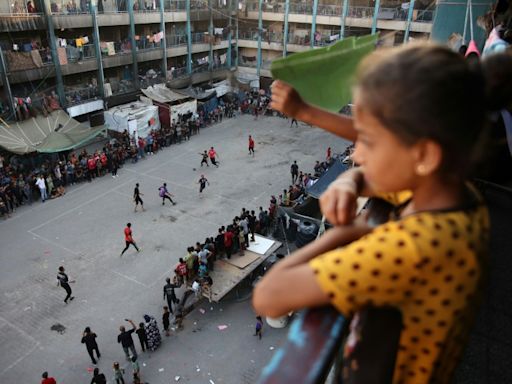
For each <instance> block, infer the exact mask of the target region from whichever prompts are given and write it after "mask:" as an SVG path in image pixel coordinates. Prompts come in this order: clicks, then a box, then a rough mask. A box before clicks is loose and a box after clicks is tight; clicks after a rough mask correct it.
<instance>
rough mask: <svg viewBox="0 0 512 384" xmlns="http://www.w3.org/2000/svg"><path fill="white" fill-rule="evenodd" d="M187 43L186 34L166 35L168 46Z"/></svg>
mask: <svg viewBox="0 0 512 384" xmlns="http://www.w3.org/2000/svg"><path fill="white" fill-rule="evenodd" d="M184 45H187V35H185V34H184V35H170V36H167V46H168V47H180V46H184Z"/></svg>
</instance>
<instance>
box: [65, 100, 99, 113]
mask: <svg viewBox="0 0 512 384" xmlns="http://www.w3.org/2000/svg"><path fill="white" fill-rule="evenodd" d="M101 109H103V100H94V101H90V102H88V103H83V104H78V105H73V106H72V107H69V108H68V109H67V112H68V115H69V116H71V117H75V116H82V115H85V114H86V113H90V112H94V111H99V110H101Z"/></svg>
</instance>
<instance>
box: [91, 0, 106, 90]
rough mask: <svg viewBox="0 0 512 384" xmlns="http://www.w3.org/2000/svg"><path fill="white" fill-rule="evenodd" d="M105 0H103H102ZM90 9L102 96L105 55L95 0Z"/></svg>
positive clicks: (99, 88) (99, 86)
mask: <svg viewBox="0 0 512 384" xmlns="http://www.w3.org/2000/svg"><path fill="white" fill-rule="evenodd" d="M100 1H103V0H100ZM90 11H91V17H92V31H93V35H94V51H95V52H96V64H97V65H98V90H99V92H100V96H101V98H104V97H105V87H104V84H105V75H104V74H103V57H102V56H101V48H100V30H99V28H98V19H97V9H96V7H95V5H94V2H92V1H91V3H90Z"/></svg>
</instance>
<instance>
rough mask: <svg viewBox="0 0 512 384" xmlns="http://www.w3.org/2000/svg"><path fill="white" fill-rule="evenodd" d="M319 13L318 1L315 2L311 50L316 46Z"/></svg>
mask: <svg viewBox="0 0 512 384" xmlns="http://www.w3.org/2000/svg"><path fill="white" fill-rule="evenodd" d="M317 12H318V0H314V1H313V22H312V23H311V39H310V40H311V41H310V45H311V48H313V47H314V46H315V33H316V14H317Z"/></svg>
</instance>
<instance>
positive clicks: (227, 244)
mask: <svg viewBox="0 0 512 384" xmlns="http://www.w3.org/2000/svg"><path fill="white" fill-rule="evenodd" d="M232 230H233V229H232V227H231V225H229V226H228V228H227V230H226V232H224V249H225V251H226V257H227V258H228V259H231V252H232V250H233V249H232V247H233V236H234V234H233V232H232Z"/></svg>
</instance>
